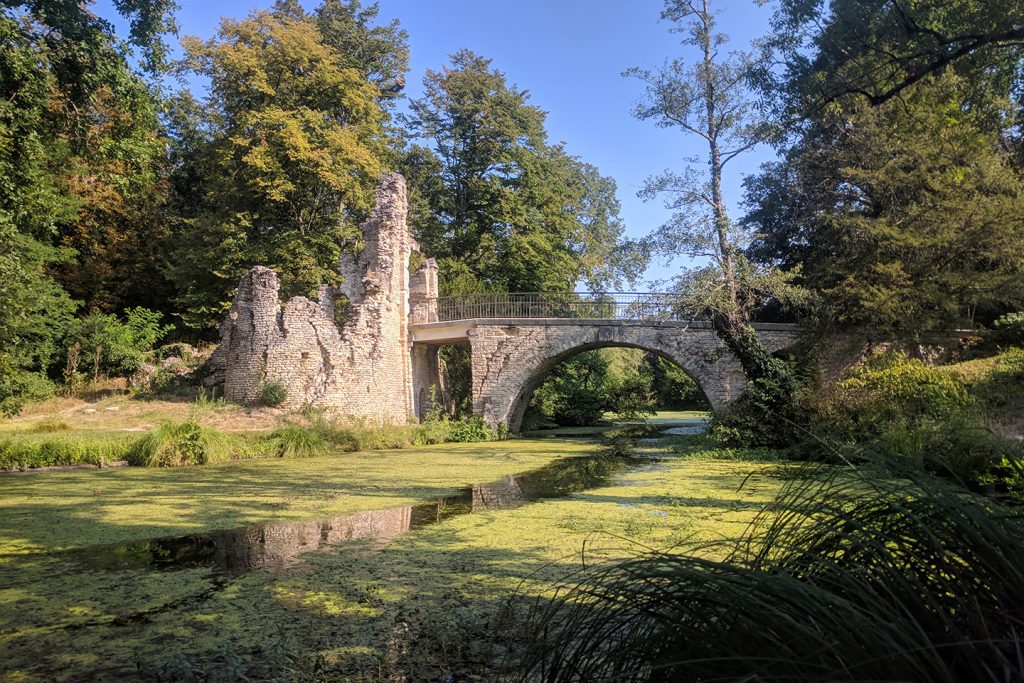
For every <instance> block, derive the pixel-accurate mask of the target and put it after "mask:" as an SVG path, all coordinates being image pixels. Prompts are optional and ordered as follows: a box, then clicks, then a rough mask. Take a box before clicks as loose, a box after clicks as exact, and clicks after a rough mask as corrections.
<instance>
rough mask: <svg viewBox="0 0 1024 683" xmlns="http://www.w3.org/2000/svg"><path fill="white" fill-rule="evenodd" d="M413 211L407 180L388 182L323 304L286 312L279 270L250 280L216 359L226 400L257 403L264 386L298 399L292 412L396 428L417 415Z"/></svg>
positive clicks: (300, 302)
mask: <svg viewBox="0 0 1024 683" xmlns="http://www.w3.org/2000/svg"><path fill="white" fill-rule="evenodd" d="M407 212H408V203H407V197H406V190H405V181H404V179H403V178H402V176H400V175H398V174H397V173H394V174H390V175H387V176H385V177H384V178H383V179H382V180H381V182H380V184H379V186H378V188H377V195H376V206H375V207H374V209H373V212H372V213H371V215H370V217H369V218H368V219H367V221H366V222H365V223H364V224H363V225H362V230H363V234H364V235H365V246H364V248H363V250H362V252H361V253H360V254H359V255H358V256H353V255H351V254H345V255H343V256H342V257H341V259H339V263H338V271H339V273H340V274H341V275H342V277H343V278H344V279H343V282H342V284H341V286H339V287H337V288H334V287H329V286H323V287H321V288H320V291H319V293H318V294H319V296H318V300H317V301H311V300H310V299H307V298H306V297H301V296H298V297H293V298H291V299H290V300H289V301H288V302H287V303H286V304H285V305H284V307H283V308H282V306H281V303H280V298H279V283H278V279H277V275H276V273H274V271H272V270H270V269H269V268H266V267H263V266H256V267H255V268H253V269H252V270H251V271H249V272H248V273H247V274H246V275H245V276H243V277H242V280H241V282H240V283H239V286H238V292H237V294H236V295H235V299H234V303H233V304H232V306H231V311H230V312H229V314H228V317H227V319H226V320H225V321H224V323H223V324H222V325H221V328H220V334H221V344H220V347H219V348H218V349H217V352H216V354H215V356H214V359H213V360H212V364H213V366H214V368H215V369H216V368H220V369H222V370H223V377H224V396H225V398H227V399H228V400H231V401H236V402H239V403H242V404H246V405H253V404H256V403H258V402H259V400H260V391H261V388H262V387H263V386H264V385H265V384H266V383H267V382H270V381H277V382H280V383H281V384H283V385H284V387H285V388H286V389H287V391H288V395H287V399H286V400H285V403H284V404H283V407H284V408H288V409H295V408H299V407H301V406H303V405H304V404H306V403H308V404H310V405H313V406H318V407H323V408H327V409H329V410H331V411H332V412H335V413H339V414H347V415H358V416H363V417H371V418H378V419H380V420H386V421H391V422H404V421H406V420H407V419H408V418H409V416H410V415H412V414H413V413H414V398H413V392H412V381H411V375H412V371H411V367H410V364H411V358H410V353H409V346H410V344H409V329H408V324H409V322H408V321H409V257H410V253H411V252H412V251H413V250H414V248H415V243H414V241H413V240H412V238H411V236H410V234H409V230H408V226H407V225H406V216H407ZM426 264H428V265H427V267H428V268H429V267H433V273H434V278H435V280H434V284H433V287H434V289H435V291H436V265H433V261H431V260H428V261H427V262H426ZM421 269H422V267H421ZM416 277H418V278H419V280H421V281H422V280H425V279H427V278H428V277H429V274H427V275H421V274H420V273H417V276H416ZM425 286H426V285H425ZM343 298H344V299H347V308H346V318H345V322H344V324H342V325H341V326H340V327H339V326H338V325H337V324H336V322H335V306H336V305H341V302H342V299H343Z"/></svg>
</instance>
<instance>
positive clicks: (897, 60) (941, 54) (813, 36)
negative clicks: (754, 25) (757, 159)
mask: <svg viewBox="0 0 1024 683" xmlns="http://www.w3.org/2000/svg"><path fill="white" fill-rule="evenodd" d="M765 48H766V49H767V50H768V51H769V52H774V53H775V56H774V57H772V58H766V59H764V60H763V61H762V64H765V65H768V66H769V68H768V69H766V70H765V73H764V74H763V76H765V77H766V78H767V79H768V89H769V90H770V91H771V93H772V94H773V95H774V96H777V97H779V98H780V99H782V100H784V101H785V102H786V103H787V105H788V109H789V111H790V113H791V114H794V115H797V116H802V115H806V114H809V113H810V114H813V113H814V112H817V111H820V110H821V108H823V107H824V106H825V105H827V104H828V103H832V102H836V101H840V100H844V99H847V98H848V97H849V96H857V97H861V98H863V99H864V100H866V101H867V102H868V103H869V104H872V105H879V104H882V103H884V102H887V101H888V100H890V99H892V98H894V97H897V96H899V95H900V94H901V93H903V91H904V90H905V89H907V88H909V87H911V86H913V85H914V84H916V83H919V82H921V81H923V80H926V79H928V78H931V77H933V76H935V75H938V74H940V73H941V72H943V71H944V70H946V69H947V68H954V69H955V70H956V71H957V72H958V73H960V74H961V75H964V76H966V77H967V78H968V79H969V80H970V81H971V82H972V84H973V86H974V87H976V88H978V89H988V88H993V87H994V88H996V89H999V90H1004V91H1005V90H1007V89H1008V88H1009V86H1010V85H1011V84H1012V82H1013V81H1014V80H1017V79H1019V78H1020V71H1019V64H1020V60H1021V59H1022V58H1024V5H1021V3H1020V2H1019V1H1018V0H956V1H954V2H950V1H949V0H782V1H781V2H779V4H778V6H777V8H776V12H775V15H774V18H773V20H772V33H771V36H770V37H769V39H768V40H767V41H766V42H765ZM779 62H781V63H782V64H783V65H784V66H783V68H782V69H781V70H775V71H774V72H772V70H771V68H770V66H771V65H774V64H777V63H779Z"/></svg>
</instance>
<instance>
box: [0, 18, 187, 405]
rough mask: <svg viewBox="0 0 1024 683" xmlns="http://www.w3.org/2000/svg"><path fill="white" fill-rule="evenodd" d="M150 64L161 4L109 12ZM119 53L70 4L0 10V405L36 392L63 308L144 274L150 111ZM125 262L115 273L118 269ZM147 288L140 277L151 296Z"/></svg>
mask: <svg viewBox="0 0 1024 683" xmlns="http://www.w3.org/2000/svg"><path fill="white" fill-rule="evenodd" d="M116 8H117V9H118V10H119V11H120V12H121V13H122V14H124V15H126V16H127V17H128V18H129V20H130V21H131V23H132V37H131V43H130V44H131V45H134V46H135V47H138V48H140V49H142V51H143V53H144V56H145V57H146V59H147V61H148V62H149V64H150V66H152V67H154V68H155V67H156V66H158V62H159V61H160V58H161V55H162V54H163V50H164V47H163V43H162V39H161V34H162V33H163V32H164V31H166V30H167V29H169V28H171V24H170V23H169V21H168V19H167V16H168V11H169V9H170V6H169V5H168V4H167V3H165V2H161V1H154V2H121V3H116ZM130 44H129V43H125V42H122V41H120V40H118V39H117V37H116V36H115V35H114V34H113V30H112V28H111V25H110V24H109V23H108V22H106V21H105V20H103V19H101V18H99V17H98V16H97V15H96V14H94V13H92V12H90V11H88V10H87V9H86V8H85V6H84V5H78V4H74V3H71V4H68V3H59V2H49V1H40V2H26V3H8V4H6V5H5V6H4V7H3V9H2V10H0V177H2V178H3V180H2V181H0V298H2V300H3V302H4V305H3V306H2V307H0V403H2V404H3V407H4V408H3V409H4V411H5V412H9V411H11V410H15V409H16V408H17V406H18V405H19V402H20V400H21V399H20V398H19V397H24V396H26V395H30V394H32V393H37V392H38V391H41V390H45V387H46V384H47V382H46V376H45V371H46V370H47V368H48V367H49V366H50V364H51V363H52V362H53V361H54V359H55V358H56V356H57V352H58V346H59V344H60V342H61V339H62V338H63V336H64V335H65V334H67V332H68V330H69V328H70V323H71V315H72V313H73V311H74V310H75V308H76V304H75V303H74V302H73V301H72V299H71V296H69V292H70V294H71V295H73V296H75V297H76V298H79V299H80V300H81V301H84V302H85V303H86V304H87V305H88V306H90V307H113V306H117V305H121V304H122V303H123V302H125V301H128V300H130V299H131V297H132V296H134V295H137V294H138V293H139V291H140V289H141V288H140V286H139V285H140V284H141V281H142V280H143V279H144V278H146V277H147V276H149V275H154V270H155V269H154V268H152V267H151V266H153V265H154V262H153V260H152V259H147V258H146V256H145V254H146V249H145V248H143V247H142V245H144V244H147V245H148V244H152V242H153V241H154V240H152V239H151V238H152V232H151V231H152V229H153V226H154V224H156V221H153V220H150V219H149V216H147V217H146V218H142V216H143V215H144V214H147V213H149V211H150V209H151V207H153V206H154V205H155V204H157V203H158V199H154V194H159V188H158V187H157V183H156V182H155V178H156V173H157V169H158V166H159V164H158V159H159V153H160V145H159V142H158V141H157V133H156V115H155V103H154V99H153V96H152V93H151V92H150V90H149V88H148V87H147V85H146V84H145V82H144V81H143V77H142V75H140V74H138V73H136V72H134V71H133V70H132V69H131V68H130V66H129V63H128V56H129V52H128V51H129V45H130ZM129 263H131V266H130V267H129V266H128V265H127V264H129ZM158 282H159V277H158V276H154V277H152V278H150V279H149V281H148V283H147V285H148V287H149V288H150V291H152V289H153V287H154V285H155V284H157V283H158Z"/></svg>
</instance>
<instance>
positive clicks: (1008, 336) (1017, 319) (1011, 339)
mask: <svg viewBox="0 0 1024 683" xmlns="http://www.w3.org/2000/svg"><path fill="white" fill-rule="evenodd" d="M992 327H993V328H995V331H996V336H997V338H998V339H999V341H1000V342H1001V343H1003V344H1009V345H1011V346H1024V311H1020V312H1018V313H1007V314H1006V315H1004V316H1001V317H1000V318H998V319H997V320H996V321H995V323H993V325H992Z"/></svg>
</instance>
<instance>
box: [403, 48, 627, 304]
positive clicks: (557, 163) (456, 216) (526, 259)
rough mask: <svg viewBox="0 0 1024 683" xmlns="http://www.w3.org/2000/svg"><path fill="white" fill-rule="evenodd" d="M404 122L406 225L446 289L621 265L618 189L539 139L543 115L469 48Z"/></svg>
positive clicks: (523, 287)
mask: <svg viewBox="0 0 1024 683" xmlns="http://www.w3.org/2000/svg"><path fill="white" fill-rule="evenodd" d="M423 84H424V95H423V96H422V97H421V98H419V99H417V100H414V101H412V102H411V103H410V109H411V115H410V116H408V117H407V118H406V123H407V125H408V127H409V129H410V131H411V132H412V134H413V135H415V136H417V137H418V138H419V139H420V140H421V141H424V142H426V143H428V144H429V146H421V145H416V144H414V145H410V147H409V149H408V151H407V154H406V161H405V163H404V170H405V172H406V175H407V177H408V178H409V179H410V186H411V188H412V192H411V197H412V204H413V212H412V225H413V229H414V230H415V232H416V234H417V238H418V239H419V241H420V243H421V244H422V246H423V248H424V251H425V252H426V253H428V254H430V255H431V256H434V257H437V258H438V259H439V266H440V274H441V286H442V289H443V290H445V291H447V292H462V291H470V290H474V289H477V290H479V289H492V290H511V291H539V290H559V291H564V290H566V289H573V288H575V286H576V284H577V282H579V280H580V279H587V280H589V281H591V282H595V283H596V282H598V281H603V282H608V281H614V280H615V279H616V277H617V276H618V275H620V274H621V273H622V272H624V271H626V270H628V265H627V264H626V262H625V261H624V260H620V259H619V257H618V254H617V253H616V245H617V243H618V241H619V236H620V235H621V233H622V224H621V222H620V220H619V218H618V211H619V205H618V201H617V200H616V199H615V184H614V181H612V180H611V179H610V178H606V177H602V176H601V175H600V172H599V171H598V170H597V169H596V168H595V167H593V166H591V165H589V164H586V163H584V162H582V161H580V160H579V159H577V158H575V157H572V156H570V155H569V154H567V153H566V151H565V149H564V147H563V146H562V145H551V144H549V143H548V142H547V135H546V132H545V130H544V119H545V114H544V112H543V111H541V110H540V109H539V108H537V107H536V106H533V105H531V104H529V95H528V93H527V92H526V91H524V90H520V89H519V88H518V87H517V86H515V85H511V86H510V85H509V84H508V83H507V82H506V79H505V76H504V74H502V73H501V72H500V71H497V70H493V69H492V68H491V62H490V60H488V59H484V58H483V57H480V56H478V55H476V54H473V53H472V52H470V51H468V50H461V51H459V52H457V53H455V54H454V55H452V57H451V65H450V66H447V67H445V68H444V69H443V70H442V71H440V72H436V71H428V72H427V75H426V76H425V78H424V81H423Z"/></svg>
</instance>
